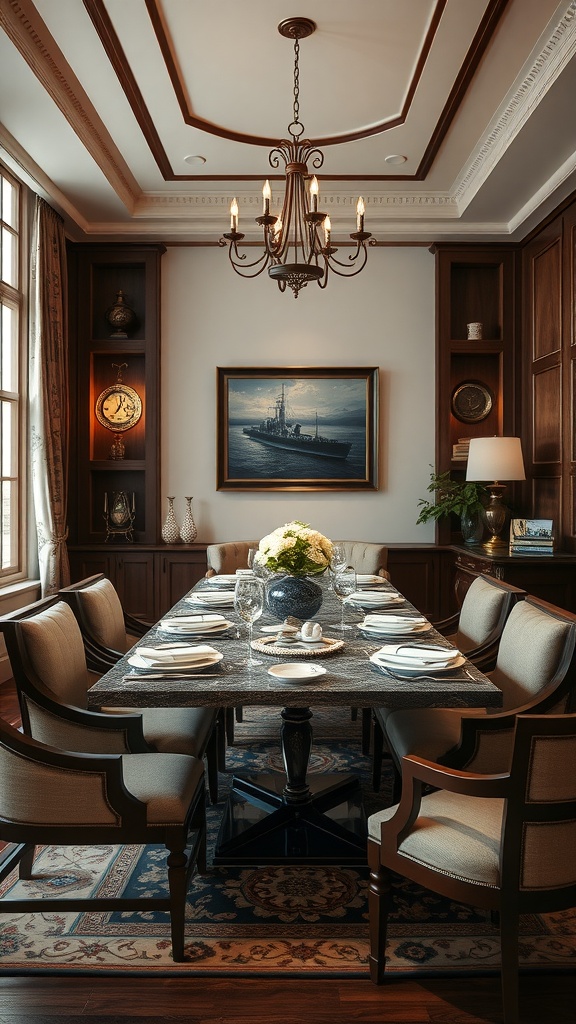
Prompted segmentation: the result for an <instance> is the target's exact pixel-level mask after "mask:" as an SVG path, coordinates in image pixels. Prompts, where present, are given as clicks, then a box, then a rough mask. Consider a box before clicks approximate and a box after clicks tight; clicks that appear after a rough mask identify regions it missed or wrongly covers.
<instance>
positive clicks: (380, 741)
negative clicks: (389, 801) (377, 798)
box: [372, 718, 384, 793]
mask: <svg viewBox="0 0 576 1024" xmlns="http://www.w3.org/2000/svg"><path fill="white" fill-rule="evenodd" d="M383 756H384V733H383V732H382V726H381V725H380V722H379V721H378V720H377V719H376V718H375V719H374V729H373V731H372V789H373V790H374V792H375V793H378V791H379V789H380V783H381V781H382V758H383Z"/></svg>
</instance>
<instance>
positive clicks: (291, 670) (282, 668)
mask: <svg viewBox="0 0 576 1024" xmlns="http://www.w3.org/2000/svg"><path fill="white" fill-rule="evenodd" d="M268 675H269V676H274V678H275V679H282V680H284V681H285V682H287V683H292V682H299V683H302V682H304V681H305V680H306V679H317V678H318V676H323V675H326V669H325V668H324V666H323V665H308V664H307V663H306V662H304V663H303V664H301V663H300V662H298V661H293V662H292V663H291V664H289V665H272V668H269V669H268Z"/></svg>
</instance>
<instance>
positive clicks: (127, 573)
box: [112, 547, 157, 622]
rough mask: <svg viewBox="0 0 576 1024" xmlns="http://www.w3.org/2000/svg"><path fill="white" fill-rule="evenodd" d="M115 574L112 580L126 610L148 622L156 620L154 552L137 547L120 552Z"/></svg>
mask: <svg viewBox="0 0 576 1024" xmlns="http://www.w3.org/2000/svg"><path fill="white" fill-rule="evenodd" d="M114 576H115V578H114V579H113V581H112V582H113V583H114V585H115V586H116V589H117V591H118V595H119V597H120V600H121V602H122V607H123V608H124V611H126V612H129V614H130V615H135V616H136V617H137V618H139V619H144V620H145V621H146V622H155V621H156V619H157V615H156V602H155V600H154V596H155V585H154V553H153V552H152V551H139V550H138V548H137V547H135V548H134V550H133V551H123V552H118V554H117V555H116V566H115V574H114Z"/></svg>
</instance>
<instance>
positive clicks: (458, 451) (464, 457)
mask: <svg viewBox="0 0 576 1024" xmlns="http://www.w3.org/2000/svg"><path fill="white" fill-rule="evenodd" d="M469 448H470V438H469V437H459V438H458V443H457V444H453V445H452V462H467V461H468V449H469Z"/></svg>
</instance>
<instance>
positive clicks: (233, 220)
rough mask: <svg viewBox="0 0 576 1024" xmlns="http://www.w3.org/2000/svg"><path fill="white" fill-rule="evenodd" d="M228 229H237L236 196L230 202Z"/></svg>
mask: <svg viewBox="0 0 576 1024" xmlns="http://www.w3.org/2000/svg"><path fill="white" fill-rule="evenodd" d="M230 230H231V231H238V200H237V199H236V196H234V199H233V200H232V202H231V204H230Z"/></svg>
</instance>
